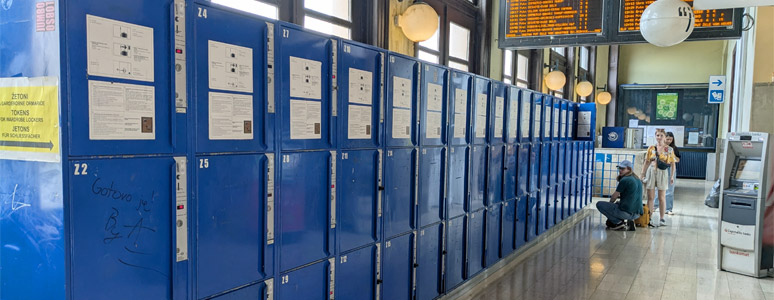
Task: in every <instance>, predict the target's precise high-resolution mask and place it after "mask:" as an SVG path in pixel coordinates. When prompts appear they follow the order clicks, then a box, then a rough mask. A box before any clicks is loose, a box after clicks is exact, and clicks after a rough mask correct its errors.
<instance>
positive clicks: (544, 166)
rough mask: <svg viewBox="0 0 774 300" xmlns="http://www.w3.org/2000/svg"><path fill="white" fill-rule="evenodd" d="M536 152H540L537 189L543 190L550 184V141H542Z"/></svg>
mask: <svg viewBox="0 0 774 300" xmlns="http://www.w3.org/2000/svg"><path fill="white" fill-rule="evenodd" d="M538 153H539V154H540V158H539V160H540V174H539V175H538V176H540V182H539V185H538V190H543V189H545V188H547V187H548V186H549V184H550V183H549V181H548V178H549V177H550V173H551V172H550V171H551V169H550V164H551V143H550V142H546V143H542V144H541V145H540V150H539V152H538Z"/></svg>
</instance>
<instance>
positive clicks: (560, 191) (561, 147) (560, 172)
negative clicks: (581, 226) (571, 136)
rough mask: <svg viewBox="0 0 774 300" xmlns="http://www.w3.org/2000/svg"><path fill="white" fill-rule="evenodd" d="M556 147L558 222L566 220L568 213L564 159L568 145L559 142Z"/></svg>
mask: <svg viewBox="0 0 774 300" xmlns="http://www.w3.org/2000/svg"><path fill="white" fill-rule="evenodd" d="M556 146H557V153H556V159H557V166H556V168H557V169H556V209H557V213H556V220H557V222H558V221H561V220H564V219H565V217H566V213H565V209H566V204H565V200H566V198H565V197H564V185H565V180H564V175H565V174H564V167H565V163H564V159H565V155H564V152H565V150H566V149H567V148H566V143H565V142H564V141H559V142H558V143H557V144H556Z"/></svg>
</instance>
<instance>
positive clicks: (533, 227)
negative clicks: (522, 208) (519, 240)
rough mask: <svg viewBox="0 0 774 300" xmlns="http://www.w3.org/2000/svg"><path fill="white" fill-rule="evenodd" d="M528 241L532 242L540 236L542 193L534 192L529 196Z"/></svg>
mask: <svg viewBox="0 0 774 300" xmlns="http://www.w3.org/2000/svg"><path fill="white" fill-rule="evenodd" d="M526 197H527V226H526V228H527V234H526V238H527V241H528V242H529V241H532V240H534V239H535V237H537V236H538V231H539V230H540V228H539V225H540V207H539V205H540V202H541V201H540V193H539V192H532V193H529V194H528V195H527V196H526Z"/></svg>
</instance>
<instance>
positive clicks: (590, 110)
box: [576, 103, 597, 141]
mask: <svg viewBox="0 0 774 300" xmlns="http://www.w3.org/2000/svg"><path fill="white" fill-rule="evenodd" d="M577 105H578V108H577V110H578V125H577V129H576V130H577V133H576V138H577V139H578V140H581V141H594V139H595V138H596V133H595V131H596V128H595V127H596V123H597V104H596V103H578V104H577Z"/></svg>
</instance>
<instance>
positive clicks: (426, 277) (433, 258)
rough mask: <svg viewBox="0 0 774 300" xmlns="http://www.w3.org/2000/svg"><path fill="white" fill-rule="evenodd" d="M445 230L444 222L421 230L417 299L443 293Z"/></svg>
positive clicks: (433, 296) (418, 240) (418, 244)
mask: <svg viewBox="0 0 774 300" xmlns="http://www.w3.org/2000/svg"><path fill="white" fill-rule="evenodd" d="M443 231H444V224H443V223H437V224H434V225H430V226H427V227H425V228H422V229H420V230H419V237H418V238H417V266H416V273H417V276H416V280H417V282H416V287H417V292H416V293H417V297H416V299H433V298H435V297H437V296H438V295H440V294H441V278H442V265H443V253H442V252H443V239H444V234H443ZM361 299H362V298H361Z"/></svg>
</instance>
